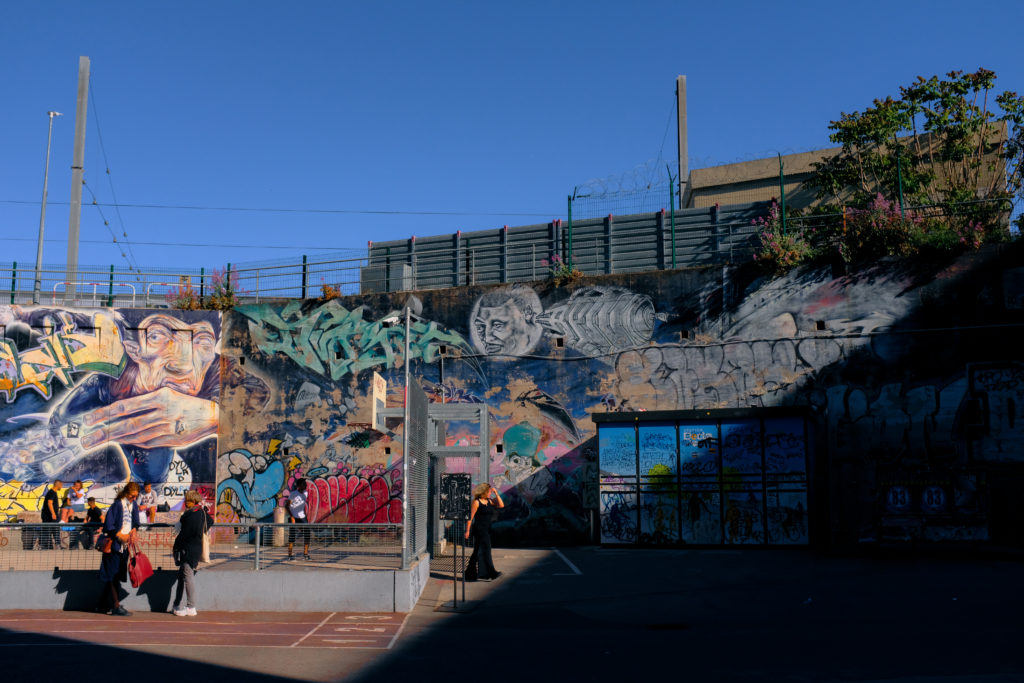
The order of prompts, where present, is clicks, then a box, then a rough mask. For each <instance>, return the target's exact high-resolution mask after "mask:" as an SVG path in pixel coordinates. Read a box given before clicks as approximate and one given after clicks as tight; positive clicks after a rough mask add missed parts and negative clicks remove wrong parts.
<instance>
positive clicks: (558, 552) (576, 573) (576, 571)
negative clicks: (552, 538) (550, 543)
mask: <svg viewBox="0 0 1024 683" xmlns="http://www.w3.org/2000/svg"><path fill="white" fill-rule="evenodd" d="M551 550H553V551H554V552H555V554H556V555H558V556H559V557H560V558H562V561H563V562H565V563H566V564H567V565H569V569H571V570H572V572H573V573H572V574H559V573H556V574H555V576H582V575H583V572H581V571H580V568H579V567H577V566H576V565H574V564H573V563H572V562H570V561H569V558H568V557H566V556H565V555H563V554H562V551H561V550H559V549H558V548H552V549H551Z"/></svg>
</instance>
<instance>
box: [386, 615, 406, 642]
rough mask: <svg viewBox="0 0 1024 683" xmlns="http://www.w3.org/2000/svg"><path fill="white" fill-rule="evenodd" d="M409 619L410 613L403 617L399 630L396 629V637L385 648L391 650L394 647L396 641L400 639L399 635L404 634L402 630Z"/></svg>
mask: <svg viewBox="0 0 1024 683" xmlns="http://www.w3.org/2000/svg"><path fill="white" fill-rule="evenodd" d="M407 621H409V615H408V614H406V615H405V616H404V617H402V623H401V624H399V625H398V630H397V631H395V635H394V637H393V638H392V639H391V642H390V643H388V646H387V647H386V648H384V649H385V650H390V649H391V648H392V647H394V645H395V643H396V642H397V641H398V636H400V635H402V630H403V629H404V628H405V622H407Z"/></svg>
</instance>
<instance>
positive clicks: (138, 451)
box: [0, 306, 221, 504]
mask: <svg viewBox="0 0 1024 683" xmlns="http://www.w3.org/2000/svg"><path fill="white" fill-rule="evenodd" d="M0 325H2V329H3V332H4V337H3V340H2V342H0V392H2V393H3V395H4V397H5V399H6V400H5V403H4V404H0V416H2V418H3V427H2V428H0V478H2V479H3V480H4V481H7V482H8V483H10V482H12V481H17V482H20V483H21V485H22V486H26V485H27V486H29V487H32V488H33V489H34V488H37V487H38V486H39V485H41V484H46V483H50V482H52V481H53V480H55V479H63V480H65V481H69V482H70V481H74V480H76V479H81V480H83V481H85V480H88V481H91V482H94V484H93V491H92V492H93V494H94V495H95V496H96V497H97V498H98V499H100V500H104V501H105V500H106V499H109V498H112V497H113V495H114V494H115V492H116V490H117V489H118V488H119V487H120V486H121V485H123V484H124V482H126V481H129V480H134V481H138V482H146V481H148V482H151V483H153V484H154V488H155V489H156V490H157V491H159V492H160V493H161V494H162V496H163V497H164V498H165V499H166V501H165V502H168V503H169V504H180V500H181V496H182V495H183V494H184V491H185V490H186V489H187V488H189V487H191V486H193V485H200V484H203V485H205V486H208V487H210V486H212V485H213V482H214V458H215V456H216V438H217V426H218V398H219V394H220V371H221V363H220V362H219V343H220V339H219V330H220V320H219V316H218V314H216V313H202V312H179V313H175V314H170V313H166V312H152V311H139V310H114V309H106V310H102V311H84V310H71V309H55V308H22V307H15V306H9V307H7V306H5V307H0ZM186 473H187V477H186V476H185V474H186ZM186 479H187V483H186Z"/></svg>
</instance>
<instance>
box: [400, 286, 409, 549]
mask: <svg viewBox="0 0 1024 683" xmlns="http://www.w3.org/2000/svg"><path fill="white" fill-rule="evenodd" d="M402 364H403V365H405V411H404V412H405V414H404V416H403V422H402V424H403V429H404V432H405V436H404V438H405V444H404V446H403V451H404V452H403V454H402V522H403V523H404V524H405V534H404V538H403V539H402V540H403V542H402V569H408V567H409V305H408V304H406V306H405V356H404V357H403V358H402Z"/></svg>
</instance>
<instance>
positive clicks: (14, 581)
mask: <svg viewBox="0 0 1024 683" xmlns="http://www.w3.org/2000/svg"><path fill="white" fill-rule="evenodd" d="M429 577H430V558H429V556H427V555H423V556H421V557H420V558H419V559H418V560H417V561H416V562H415V563H414V564H413V565H412V567H410V568H409V569H408V570H392V569H386V570H385V569H378V570H373V569H360V570H349V569H297V570H291V569H282V570H274V571H259V572H257V571H251V570H234V569H205V570H204V569H200V571H199V572H198V573H197V575H196V590H197V592H198V593H199V595H198V599H197V602H198V607H199V609H203V610H227V611H266V612H323V611H337V612H411V611H412V608H413V606H414V605H415V604H416V601H417V600H419V597H420V594H421V593H422V592H423V589H424V587H425V586H426V585H427V579H428V578H429ZM176 578H177V572H175V571H166V570H164V571H158V572H156V573H155V574H154V575H153V577H152V578H151V579H149V580H148V581H146V583H144V584H143V585H142V586H140V587H139V588H137V589H136V588H132V587H131V585H130V584H127V583H126V584H125V585H124V587H125V589H126V590H127V591H128V593H127V595H126V596H124V597H123V598H122V601H123V604H124V606H125V607H126V608H127V609H129V610H132V611H153V612H166V611H167V610H168V609H169V608H170V606H171V601H172V599H173V597H174V584H175V580H176ZM102 587H103V586H102V585H101V584H100V582H99V579H98V578H97V574H96V570H69V571H53V570H50V571H18V572H4V573H3V590H2V591H0V609H53V610H90V609H92V608H93V607H94V606H95V605H96V603H97V601H98V600H99V597H100V593H101V590H102Z"/></svg>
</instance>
